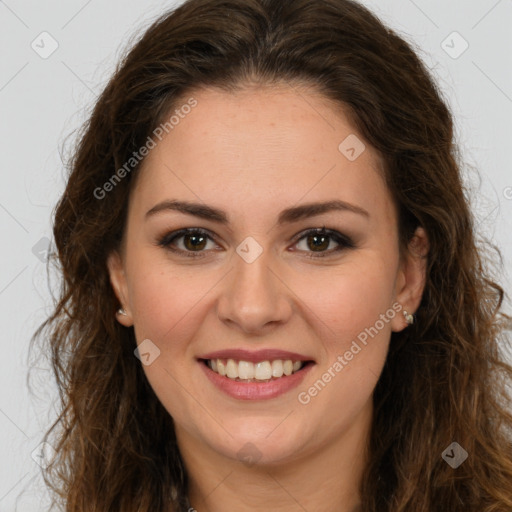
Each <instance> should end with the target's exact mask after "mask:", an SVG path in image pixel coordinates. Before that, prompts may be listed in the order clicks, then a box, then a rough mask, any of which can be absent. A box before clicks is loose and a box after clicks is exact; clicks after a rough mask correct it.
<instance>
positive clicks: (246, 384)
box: [197, 349, 316, 400]
mask: <svg viewBox="0 0 512 512" xmlns="http://www.w3.org/2000/svg"><path fill="white" fill-rule="evenodd" d="M197 361H198V363H199V364H200V367H201V368H202V369H203V371H204V373H205V375H206V377H207V378H208V380H209V381H210V382H211V383H212V384H213V385H214V387H215V388H217V389H218V390H220V391H222V392H223V393H225V394H227V395H229V396H231V397H233V398H236V399H241V400H265V399H269V398H275V397H277V396H279V395H282V394H284V393H286V392H288V391H290V390H291V389H293V388H295V387H297V386H298V385H299V384H300V383H301V382H302V381H303V380H304V378H305V377H306V375H307V373H309V371H310V370H311V368H312V367H313V366H315V364H316V362H315V361H314V360H313V359H310V358H308V357H306V356H303V355H301V354H296V353H292V352H285V351H282V350H274V349H269V350H259V351H256V352H252V351H247V350H241V349H234V350H222V351H218V352H214V353H210V354H204V355H202V356H201V357H199V358H197Z"/></svg>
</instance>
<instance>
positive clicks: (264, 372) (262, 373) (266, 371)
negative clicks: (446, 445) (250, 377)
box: [254, 361, 272, 380]
mask: <svg viewBox="0 0 512 512" xmlns="http://www.w3.org/2000/svg"><path fill="white" fill-rule="evenodd" d="M271 377H272V366H271V365H270V363H269V362H268V361H261V362H260V363H256V364H255V365H254V378H255V379H256V380H268V379H270V378H271Z"/></svg>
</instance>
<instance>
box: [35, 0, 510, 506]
mask: <svg viewBox="0 0 512 512" xmlns="http://www.w3.org/2000/svg"><path fill="white" fill-rule="evenodd" d="M278 82H281V83H282V82H286V83H288V84H289V85H292V86H294V85H301V84H302V85H304V84H305V85H306V86H309V87H311V88H312V89H314V90H315V91H319V92H320V93H322V94H323V95H324V96H325V97H326V98H329V99H330V100H332V101H333V102H334V103H333V105H340V106H342V107H343V108H344V111H345V112H348V113H349V114H350V116H351V120H352V122H353V123H354V126H355V127H356V128H357V130H358V131H359V133H360V134H362V136H363V137H364V138H365V139H366V141H367V142H368V143H369V144H371V145H372V146H374V147H375V148H376V149H377V150H378V151H379V152H380V153H381V155H382V158H383V160H384V162H385V176H386V181H387V184H388V187H389V190H390V192H391V194H392V196H393V198H394V200H395V202H396V204H397V206H398V211H399V213H400V215H399V233H400V241H401V250H402V251H405V250H406V247H407V242H408V241H409V240H410V237H411V235H412V233H413V232H414V229H415V228H416V227H417V226H423V227H424V229H425V230H426V232H427V235H428V238H429V244H430V251H429V254H428V266H427V281H426V286H425V290H424V294H423V298H422V302H421V304H420V307H419V309H418V311H417V312H416V315H417V320H416V322H415V324H414V325H413V326H411V327H410V328H408V329H405V330H404V331H402V332H399V333H393V334H392V336H391V342H390V350H389V355H388V358H387V361H386V364H385V367H384V370H383V373H382V375H381V378H380V380H379V382H378V384H377V386H376V389H375V392H374V408H375V416H374V423H373V428H372V432H371V438H370V442H369V443H370V444H369V450H370V463H369V465H368V467H367V468H366V472H365V475H364V479H363V481H362V485H361V489H360V490H361V496H362V504H363V507H362V509H363V511H364V512H405V511H407V512H438V511H441V510H443V511H444V510H450V511H451V512H459V511H460V512H462V511H464V512H470V511H474V512H476V511H478V512H510V511H511V510H512V441H511V438H510V432H511V427H512V415H511V414H510V396H509V395H507V389H506V386H507V383H508V384H510V382H511V380H512V367H511V366H509V365H507V364H506V363H505V361H504V359H503V356H502V354H501V353H500V345H501V344H503V346H505V343H506V342H508V340H507V338H506V337H505V334H504V333H505V328H504V327H505V322H506V320H509V319H510V318H509V317H508V316H507V315H505V314H504V313H502V312H501V310H502V302H503V298H504V291H503V289H502V288H501V287H500V286H499V285H498V284H497V283H496V282H495V280H494V279H493V278H492V272H493V270H492V269H491V264H492V260H491V258H490V257H489V254H490V253H488V252H486V253H485V255H484V253H483V250H484V249H486V248H491V247H492V248H493V249H495V248H494V247H493V246H491V245H490V244H488V245H485V244H483V243H480V242H479V241H478V240H477V234H476V229H475V220H474V218H473V215H472V213H471V211H470V209H469V206H468V200H467V198H466V196H465V189H464V187H463V184H462V182H461V174H460V167H461V162H460V158H459V156H458V153H457V148H456V146H455V145H454V133H453V124H452V116H451V113H450V111H449V109H448V107H447V105H446V103H445V101H444V100H443V98H442V95H441V94H440V92H439V90H438V88H437V86H436V84H435V82H434V80H433V79H432V77H431V76H430V73H429V71H428V70H427V69H426V68H425V66H424V65H423V64H422V62H421V61H420V60H419V59H418V57H417V56H416V54H415V52H414V51H413V50H412V48H411V46H410V45H409V44H408V43H407V42H405V41H404V40H403V39H402V38H400V37H399V36H398V35H397V34H396V33H394V32H393V31H392V30H389V29H388V28H387V27H385V26H384V25H383V24H382V23H381V22H380V21H379V20H378V19H377V18H376V17H375V16H374V15H373V14H372V13H370V12H369V11H368V10H367V9H366V8H364V7H362V6H361V5H359V4H358V3H356V2H354V1H350V0H189V1H187V2H185V3H184V4H183V5H181V6H180V7H178V8H177V9H175V10H173V11H171V12H169V13H167V14H165V15H164V16H162V17H161V18H159V19H158V20H157V21H156V22H154V23H153V24H152V25H151V26H150V28H149V29H148V30H147V31H146V32H145V33H144V35H143V36H142V37H141V38H140V40H139V41H138V42H137V43H136V44H135V45H134V46H133V48H132V49H131V50H130V51H129V52H128V53H127V54H126V56H125V57H124V58H123V60H122V61H121V62H120V64H119V66H118V68H117V70H116V72H115V73H114V75H113V77H112V78H111V80H110V82H109V83H108V85H107V86H106V88H105V90H104V91H103V93H102V94H101V96H100V97H99V99H98V100H97V103H96V105H95V108H94V110H93V112H92V114H91V116H90V119H89V121H88V122H87V124H86V125H85V126H84V127H83V130H82V132H81V134H80V138H79V140H78V142H77V145H76V148H75V150H74V153H73V157H72V158H71V160H70V163H69V166H70V174H69V178H68V181H67V187H66V190H65V192H64V194H63V195H62V197H61V199H60V201H59V203H58V205H57V208H56V211H55V219H54V238H55V244H56V248H57V257H58V261H57V263H58V270H59V272H60V273H61V275H62V285H61V289H60V294H59V297H58V300H57V301H56V302H57V303H56V305H55V310H54V312H53V314H52V315H51V317H50V318H48V320H47V321H46V322H45V323H44V324H43V325H42V326H41V327H40V328H39V330H38V331H37V333H36V335H35V337H34V339H36V338H38V337H42V338H43V339H44V341H45V343H46V345H44V346H43V350H45V351H46V352H47V353H50V354H51V359H52V366H53V370H54V372H55V376H56V381H57V385H58V387H59V391H60V405H61V409H60V415H59V416H58V418H57V420H56V421H55V423H54V424H53V425H52V427H51V428H50V430H49V431H48V432H47V435H46V438H45V439H46V440H47V441H48V442H49V443H50V444H52V445H53V447H54V448H55V450H56V453H57V455H56V458H55V460H54V461H53V463H52V464H51V465H50V466H48V468H47V470H46V472H45V473H44V477H45V481H46V483H47V485H48V486H50V488H51V489H52V490H53V491H55V494H54V496H55V503H59V504H62V505H63V506H64V507H65V510H66V511H68V512H82V511H89V512H92V511H96V512H116V511H118V512H121V511H122V512H149V511H150V512H160V511H161V512H164V511H166V512H167V511H169V510H170V509H172V510H176V511H178V510H185V504H186V493H187V475H186V471H185V469H184V466H183V463H182V460H181V458H180V454H179V450H178V447H177V443H176V439H175V437H174V430H173V421H172V418H171V417H170V415H169V414H168V412H167V411H166V410H165V409H164V407H163V406H162V405H161V403H160V402H159V400H158V399H157V398H156V396H155V394H154V393H153V391H152V389H151V387H150V386H149V384H148V381H147V379H146V377H145V374H144V372H143V370H142V369H141V365H140V362H139V361H138V360H137V359H136V358H135V357H134V354H133V350H134V348H135V346H136V342H135V338H134V332H133V329H132V328H125V327H122V326H121V325H120V324H119V323H118V322H117V321H116V317H115V311H116V309H117V308H118V307H119V304H118V302H117V300H116V297H115V295H114V293H113V290H112V287H111V284H110V281H109V276H108V272H107V266H106V258H107V255H108V254H109V253H110V251H112V250H113V249H116V248H117V247H118V245H119V243H120V241H121V240H122V236H123V229H124V225H125V221H126V210H127V204H128V198H129V192H130V190H131V188H132V187H133V180H134V177H135V176H136V174H137V169H138V167H139V166H140V164H138V165H135V166H133V169H130V170H129V171H128V172H126V173H125V174H126V175H123V178H122V179H120V180H117V181H116V182H115V183H114V185H113V186H112V187H109V191H108V194H106V195H105V196H104V197H100V196H101V195H102V194H103V193H102V194H99V193H98V192H97V191H98V188H102V187H103V185H104V184H105V183H107V182H108V181H109V180H110V179H111V178H112V176H113V174H114V173H115V172H116V170H117V169H120V168H122V166H123V165H124V164H125V163H126V162H127V161H129V159H130V158H131V157H132V155H133V152H136V151H137V150H138V149H139V148H140V147H142V146H143V145H144V143H145V142H146V141H147V138H148V136H150V135H151V134H152V133H153V132H154V130H155V128H156V127H157V126H158V125H159V124H160V123H161V122H162V121H164V120H165V119H166V116H169V112H171V111H172V110H173V109H175V108H176V107H178V106H179V105H180V101H183V98H186V97H187V94H189V93H190V91H193V90H194V88H197V87H218V88H221V89H222V90H225V91H233V90H236V89H237V88H240V87H244V86H245V85H247V84H252V83H262V84H275V83H278ZM102 190H105V187H103V188H102ZM95 191H96V193H95ZM497 252H498V253H499V251H497ZM452 442H457V443H458V444H459V445H460V446H461V447H463V448H464V449H465V450H466V452H467V453H468V458H467V460H466V461H465V462H464V463H463V464H462V465H460V466H459V467H458V468H456V469H454V468H452V467H451V466H450V465H449V464H447V463H446V462H445V460H443V458H442V456H441V455H442V453H443V451H444V450H445V449H446V448H447V447H448V446H449V445H450V444H451V443H452Z"/></svg>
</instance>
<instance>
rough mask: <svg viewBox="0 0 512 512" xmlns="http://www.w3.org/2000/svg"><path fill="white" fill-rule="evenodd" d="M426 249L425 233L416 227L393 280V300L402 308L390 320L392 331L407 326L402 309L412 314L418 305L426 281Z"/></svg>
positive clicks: (397, 330)
mask: <svg viewBox="0 0 512 512" xmlns="http://www.w3.org/2000/svg"><path fill="white" fill-rule="evenodd" d="M428 251H429V242H428V237H427V234H426V232H425V230H424V229H423V228H422V227H418V228H416V231H415V233H414V235H413V237H412V238H411V240H410V242H409V245H408V248H407V251H406V253H405V254H404V255H403V257H402V261H401V263H400V267H399V270H398V274H397V278H396V281H395V301H396V302H398V303H399V304H400V305H401V306H402V310H401V311H400V314H399V315H395V317H394V318H393V320H392V321H391V329H392V330H393V331H394V332H399V331H402V330H403V329H404V328H405V327H407V326H408V324H407V322H406V320H405V317H404V315H403V311H404V310H405V311H407V313H408V314H413V313H414V312H415V311H416V310H417V309H418V307H419V305H420V302H421V298H422V296H423V290H424V288H425V282H426V268H427V256H428Z"/></svg>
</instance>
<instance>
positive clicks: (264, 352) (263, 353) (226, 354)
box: [198, 348, 313, 363]
mask: <svg viewBox="0 0 512 512" xmlns="http://www.w3.org/2000/svg"><path fill="white" fill-rule="evenodd" d="M198 359H236V360H237V361H250V362H252V363H258V362H260V361H274V360H276V359H282V360H288V359H291V360H292V361H313V358H311V357H308V356H305V355H302V354H297V353H296V352H288V351H286V350H277V349H274V348H268V349H260V350H244V349H241V348H239V349H227V350H216V351H215V352H209V353H208V354H204V355H202V356H199V357H198Z"/></svg>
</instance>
